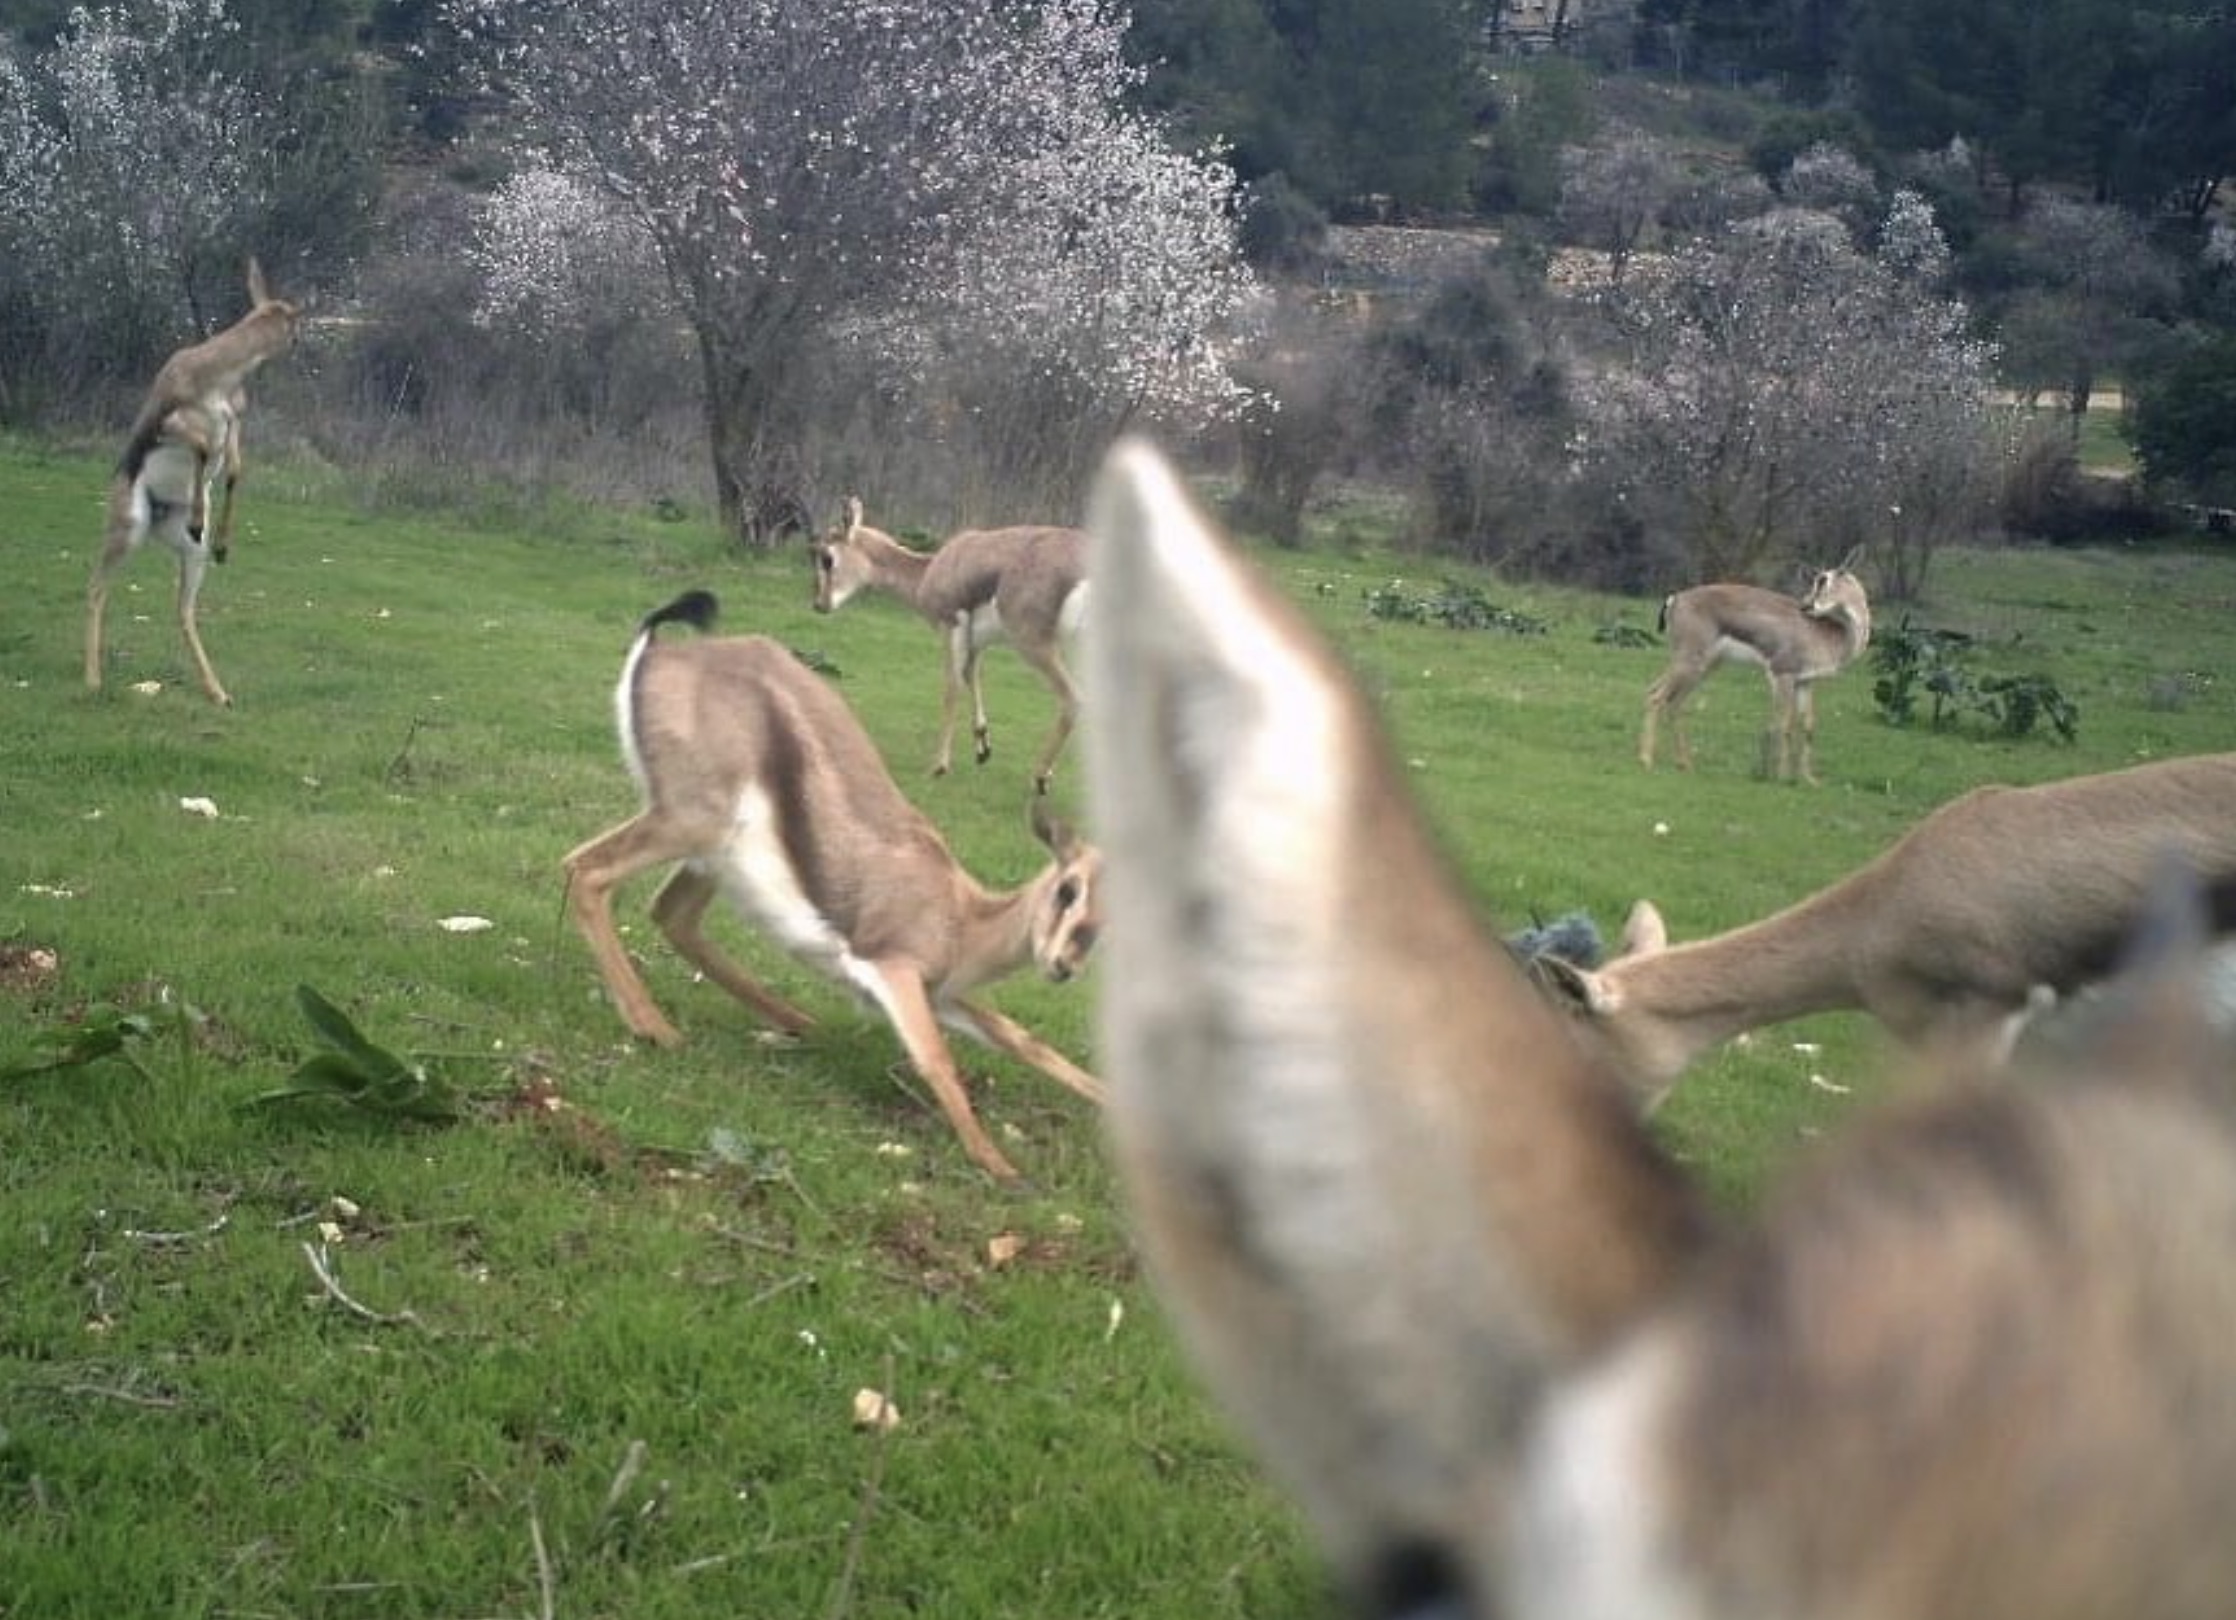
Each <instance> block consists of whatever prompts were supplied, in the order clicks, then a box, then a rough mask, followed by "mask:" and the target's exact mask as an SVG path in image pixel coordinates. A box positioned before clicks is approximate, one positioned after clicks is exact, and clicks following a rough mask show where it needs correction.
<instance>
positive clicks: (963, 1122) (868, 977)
mask: <svg viewBox="0 0 2236 1620" xmlns="http://www.w3.org/2000/svg"><path fill="white" fill-rule="evenodd" d="M862 966H863V969H864V979H863V987H864V988H865V989H867V990H868V991H869V992H870V993H871V994H872V995H874V996H875V997H876V998H877V1003H878V1006H879V1007H881V1008H882V1009H883V1010H884V1013H885V1016H886V1018H887V1019H889V1020H890V1021H891V1022H892V1025H893V1031H894V1033H895V1034H897V1035H899V1036H900V1038H901V1045H902V1046H903V1047H905V1048H906V1049H907V1051H908V1060H909V1062H910V1064H911V1065H913V1066H914V1068H915V1070H916V1072H917V1073H918V1074H920V1075H922V1076H923V1078H924V1083H925V1084H926V1085H928V1086H930V1087H931V1088H932V1095H933V1096H934V1097H935V1098H937V1099H938V1101H939V1106H940V1112H942V1113H944V1114H945V1115H946V1116H947V1123H948V1124H949V1125H951V1126H953V1127H954V1130H955V1134H956V1136H957V1137H959V1138H960V1139H961V1141H962V1144H963V1151H964V1152H965V1153H968V1154H969V1155H970V1156H971V1159H972V1161H973V1162H974V1163H976V1164H977V1165H978V1167H979V1168H980V1169H982V1170H984V1171H985V1172H986V1173H987V1174H988V1175H990V1176H992V1177H994V1179H995V1180H997V1181H1015V1180H1017V1179H1018V1177H1017V1167H1016V1166H1015V1165H1013V1164H1011V1163H1010V1162H1009V1160H1007V1159H1006V1158H1004V1157H1003V1156H1002V1151H1001V1149H1000V1148H997V1147H996V1146H994V1139H993V1138H992V1137H990V1136H988V1135H987V1134H986V1128H985V1127H984V1126H983V1125H981V1124H979V1122H978V1115H977V1114H976V1113H975V1112H973V1111H972V1109H971V1105H970V1093H969V1092H968V1091H966V1090H964V1089H963V1076H962V1072H961V1071H960V1070H958V1069H957V1068H956V1067H955V1055H954V1054H953V1053H952V1052H950V1051H949V1050H948V1048H947V1037H946V1036H944V1035H942V1034H941V1033H940V1029H939V1018H938V1016H937V1015H936V1014H935V1013H934V1012H933V1011H932V1002H931V997H930V996H929V995H928V994H927V993H926V992H925V989H924V979H923V976H922V975H921V974H919V973H918V972H917V971H916V969H915V968H913V967H911V966H909V965H908V964H907V963H906V962H898V961H881V962H868V963H864V964H862Z"/></svg>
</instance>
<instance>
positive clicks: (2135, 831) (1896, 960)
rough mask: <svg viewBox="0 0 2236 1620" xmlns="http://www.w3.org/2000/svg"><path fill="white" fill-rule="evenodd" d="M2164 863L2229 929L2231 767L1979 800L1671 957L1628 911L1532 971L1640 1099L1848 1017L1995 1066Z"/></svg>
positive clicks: (2105, 947) (1939, 814)
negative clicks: (1608, 952)
mask: <svg viewBox="0 0 2236 1620" xmlns="http://www.w3.org/2000/svg"><path fill="white" fill-rule="evenodd" d="M2170 853H2171V854H2178V855H2179V856H2180V857H2181V858H2182V860H2183V861H2184V862H2186V863H2187V864H2188V866H2189V868H2190V870H2191V871H2193V872H2195V873H2196V874H2197V875H2198V877H2199V880H2200V881H2201V882H2202V883H2203V884H2204V886H2205V889H2206V893H2207V897H2208V899H2209V901H2210V903H2211V906H2212V910H2213V922H2214V925H2215V926H2216V928H2220V929H2226V928H2230V927H2236V754H2207V755H2203V756H2200V757H2198V758H2194V759H2170V760H2161V761H2158V762H2156V763H2154V764H2149V765H2136V766H2132V767H2130V768H2129V769H2127V770H2123V771H2109V772H2105V773H2103V774H2101V775H2096V776H2078V777H2072V778H2069V779H2067V780H2065V781H2061V782H2047V783H2043V784H2041V785H2039V786H2035V787H2020V788H2013V787H1984V788H1976V789H1974V790H1973V791H1972V792H1970V793H1967V794H1965V795H1964V796H1963V797H1961V798H1958V799H1953V800H1951V801H1950V802H1949V803H1947V804H1945V805H1942V806H1941V807H1940V808H1939V809H1938V810H1935V811H1934V812H1933V813H1932V814H1931V815H1929V816H1927V817H1926V818H1925V819H1924V820H1923V821H1920V822H1919V823H1918V824H1917V825H1916V826H1915V827H1913V828H1911V829H1910V831H1909V832H1907V833H1905V834H1904V835H1903V836H1902V838H1901V839H1900V840H1898V841H1897V842H1896V843H1895V844H1894V845H1893V846H1892V847H1890V848H1889V849H1887V850H1886V851H1885V852H1884V853H1883V854H1881V855H1880V856H1879V857H1878V858H1877V859H1876V860H1873V861H1872V862H1871V863H1870V864H1869V865H1867V866H1864V867H1862V868H1860V869H1858V870H1857V871H1855V872H1853V873H1850V874H1849V875H1848V876H1847V877H1845V878H1842V879H1841V880H1840V881H1839V882H1837V883H1834V884H1832V885H1831V886H1830V887H1828V888H1825V889H1822V890H1820V891H1818V892H1817V893H1816V894H1813V895H1810V896H1809V897H1808V898H1807V899H1804V900H1801V901H1799V902H1797V903H1796V904H1794V905H1791V906H1788V907H1787V908H1786V909H1785V910H1783V911H1780V912H1778V913H1776V914H1775V915H1773V916H1770V917H1766V918H1764V919H1763V920H1761V921H1760V922H1753V923H1749V924H1747V925H1745V926H1744V927H1740V928H1734V929H1732V930H1730V931H1729V932H1727V933H1722V934H1718V935H1716V936H1714V937H1713V938H1711V939H1703V940H1695V941H1692V942H1690V943H1688V944H1683V945H1675V946H1672V945H1670V944H1669V943H1668V939H1669V934H1668V929H1667V927H1666V926H1665V925H1664V923H1663V921H1662V917H1661V913H1660V912H1659V911H1658V910H1656V909H1655V908H1654V906H1653V905H1651V904H1650V903H1649V902H1646V901H1643V900H1642V901H1640V902H1639V903H1638V904H1637V905H1636V906H1634V907H1633V908H1632V910H1631V915H1630V919H1629V921H1628V922H1627V923H1626V924H1625V926H1624V929H1623V947H1624V948H1623V952H1622V954H1620V955H1618V956H1617V957H1616V958H1615V959H1614V960H1613V961H1611V962H1608V963H1607V964H1606V965H1605V966H1603V967H1601V968H1599V969H1597V970H1596V971H1593V970H1586V969H1582V968H1577V967H1572V966H1570V965H1568V964H1566V963H1563V962H1561V961H1559V960H1558V959H1557V958H1552V957H1547V958H1542V959H1541V960H1540V962H1539V963H1538V966H1539V967H1540V968H1541V969H1542V971H1543V973H1544V975H1545V977H1546V978H1547V979H1548V980H1549V981H1550V982H1551V983H1552V984H1553V985H1554V986H1555V987H1556V988H1558V989H1559V990H1560V991H1561V992H1562V993H1563V994H1564V996H1565V998H1566V999H1567V1000H1569V1001H1571V1002H1572V1003H1573V1004H1574V1005H1575V1007H1576V1008H1577V1009H1578V1010H1579V1011H1580V1012H1581V1013H1582V1014H1583V1015H1584V1017H1585V1019H1586V1021H1587V1022H1588V1023H1589V1024H1590V1026H1591V1028H1592V1029H1593V1030H1594V1031H1595V1032H1596V1033H1597V1034H1598V1035H1599V1036H1600V1037H1601V1039H1602V1040H1603V1041H1604V1043H1605V1045H1606V1047H1607V1050H1608V1054H1609V1056H1610V1058H1611V1059H1612V1061H1613V1063H1614V1065H1615V1067H1616V1068H1617V1069H1618V1070H1619V1071H1620V1072H1621V1073H1622V1075H1623V1077H1624V1079H1625V1080H1626V1081H1627V1082H1628V1083H1629V1084H1630V1086H1631V1088H1632V1090H1633V1091H1634V1093H1636V1094H1637V1096H1638V1097H1639V1098H1640V1100H1641V1101H1642V1102H1644V1103H1646V1104H1648V1105H1649V1106H1650V1105H1651V1104H1653V1103H1655V1102H1658V1101H1659V1100H1660V1098H1661V1096H1662V1095H1663V1093H1665V1092H1666V1091H1667V1090H1668V1089H1669V1088H1670V1086H1672V1085H1673V1084H1675V1083H1676V1080H1677V1078H1678V1076H1679V1075H1681V1074H1682V1073H1683V1072H1684V1071H1685V1068H1686V1067H1687V1066H1688V1065H1689V1064H1690V1063H1691V1062H1692V1060H1693V1059H1694V1058H1695V1057H1697V1056H1699V1055H1700V1054H1701V1053H1702V1052H1705V1051H1707V1050H1708V1049H1709V1048H1710V1047H1713V1046H1716V1045H1719V1044H1720V1043H1722V1042H1724V1041H1726V1040H1729V1039H1730V1038H1731V1037H1732V1036H1734V1035H1737V1034H1739V1033H1740V1032H1741V1031H1743V1030H1749V1029H1755V1028H1759V1027H1760V1026H1762V1025H1764V1024H1775V1023H1782V1022H1783V1021H1785V1020H1786V1019H1789V1018H1798V1017H1801V1016H1802V1015H1803V1014H1806V1013H1816V1012H1830V1011H1834V1010H1836V1009H1846V1008H1861V1009H1862V1010H1864V1011H1865V1012H1868V1013H1870V1014H1871V1015H1872V1016H1873V1017H1874V1018H1876V1019H1878V1021H1879V1022H1880V1023H1881V1024H1883V1025H1885V1026H1886V1028H1887V1029H1888V1031H1889V1032H1891V1033H1892V1034H1893V1035H1894V1036H1895V1037H1896V1038H1897V1039H1899V1040H1902V1041H1904V1042H1907V1043H1909V1044H1910V1045H1912V1046H1916V1047H1928V1046H1932V1047H1940V1048H1945V1049H1954V1048H1962V1049H1963V1050H1965V1051H1966V1052H1967V1053H1969V1054H1970V1055H1971V1056H1972V1058H1973V1059H1974V1060H1975V1061H1977V1062H1980V1063H1993V1062H1995V1061H1998V1060H2000V1058H2001V1057H2002V1056H2003V1055H2004V1053H2005V1052H2006V1051H2007V1050H2008V1048H2009V1045H2010V1042H2011V1039H2012V1038H2013V1037H2014V1036H2015V1035H2016V1034H2017V1033H2018V1029H2019V1026H2020V1024H2021V1023H2022V1022H2023V1021H2024V1019H2025V1017H2026V1015H2027V1013H2028V1010H2029V1008H2030V1006H2031V1005H2032V1003H2033V1002H2034V1001H2035V1000H2037V999H2038V998H2039V992H2041V991H2045V990H2046V991H2050V992H2054V993H2056V994H2057V995H2060V996H2062V995H2067V994H2070V993H2071V992H2073V991H2075V990H2078V989H2080V988H2082V987H2083V986H2085V985H2088V984H2090V983H2092V982H2094V981H2095V980H2098V979H2101V978H2103V977H2104V976H2105V975H2106V974H2107V973H2108V972H2109V971H2110V969H2111V967H2112V963H2113V958H2114V954H2115V952H2116V950H2117V948H2118V946H2119V944H2120V942H2121V941H2122V940H2124V939H2126V938H2128V937H2129V936H2130V935H2131V934H2132V933H2133V931H2134V929H2135V925H2136V921H2137V919H2138V918H2139V917H2140V916H2141V915H2142V913H2143V907H2144V902H2145V900H2146V898H2147V897H2148V894H2149V890H2150V886H2151V881H2152V877H2153V875H2154V873H2155V872H2156V871H2157V869H2158V866H2159V863H2160V862H2161V861H2163V860H2164V859H2165V858H2166V857H2167V856H2168V855H2169V854H2170Z"/></svg>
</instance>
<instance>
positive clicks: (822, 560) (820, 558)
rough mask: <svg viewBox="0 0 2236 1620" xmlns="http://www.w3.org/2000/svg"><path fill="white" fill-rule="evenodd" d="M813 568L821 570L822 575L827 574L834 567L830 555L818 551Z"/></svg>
mask: <svg viewBox="0 0 2236 1620" xmlns="http://www.w3.org/2000/svg"><path fill="white" fill-rule="evenodd" d="M815 566H816V567H818V568H820V569H822V570H823V572H824V573H826V574H827V573H829V572H830V571H831V569H832V567H833V566H834V563H833V559H832V557H831V554H830V553H829V552H827V551H818V552H817V553H816V554H815Z"/></svg>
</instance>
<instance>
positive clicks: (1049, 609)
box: [815, 496, 1087, 793]
mask: <svg viewBox="0 0 2236 1620" xmlns="http://www.w3.org/2000/svg"><path fill="white" fill-rule="evenodd" d="M1086 569H1087V537H1086V536H1085V535H1084V534H1082V533H1081V532H1080V531H1079V530H1077V529H1060V528H1049V527H1044V526H1038V525H1027V526H1023V527H1018V528H1008V529H965V530H963V531H962V532H961V533H959V534H955V535H951V536H950V537H949V538H948V539H947V540H946V541H945V542H944V543H943V544H942V545H941V546H940V547H939V549H938V550H936V551H933V552H931V553H929V554H926V553H924V552H921V551H912V550H910V549H909V548H908V547H907V546H904V545H902V544H901V543H900V542H899V541H898V540H896V539H894V538H893V537H892V536H891V535H889V534H887V533H885V532H884V531H883V530H882V529H873V528H871V527H869V526H868V525H867V524H865V523H863V521H862V503H861V501H860V500H859V499H858V498H856V497H854V496H849V497H847V501H846V512H845V516H844V518H843V519H842V520H841V521H840V522H839V523H838V524H837V526H836V527H834V528H833V529H831V531H830V532H829V533H827V534H824V535H822V536H821V537H819V538H818V539H817V540H816V541H815V611H816V612H818V613H832V612H836V611H837V610H838V609H839V608H840V607H842V606H844V605H845V603H846V601H847V599H848V598H850V597H851V596H853V595H854V593H855V592H857V591H859V590H861V589H863V588H864V587H870V588H874V589H880V590H887V591H891V592H892V593H893V594H894V595H896V596H898V597H900V598H901V600H903V601H904V602H906V603H908V604H909V605H910V606H911V607H913V608H915V609H916V611H917V612H918V613H920V614H922V615H923V616H924V617H925V618H926V619H928V620H930V621H931V623H932V625H933V626H934V627H935V628H936V629H937V630H938V631H939V632H940V634H941V635H942V636H943V637H944V638H945V640H946V643H947V666H946V668H947V676H946V682H945V684H944V686H943V688H942V691H941V697H940V721H939V749H938V752H937V753H935V754H934V755H933V758H932V774H933V775H934V776H945V775H946V774H947V772H948V769H949V767H950V766H951V765H952V763H953V759H954V747H955V709H956V705H957V704H958V702H959V701H960V700H961V697H962V694H963V691H964V689H965V688H968V689H969V691H970V700H971V736H972V737H973V739H974V740H975V741H976V744H977V755H978V763H979V764H981V765H983V764H985V763H986V761H987V760H988V759H990V758H992V757H993V752H994V744H993V732H992V730H991V729H990V727H989V726H988V724H987V720H986V694H985V692H984V690H983V689H982V688H981V686H980V682H979V668H978V659H979V654H981V653H982V652H984V651H985V650H986V649H987V648H988V647H990V646H993V645H994V644H995V643H997V642H1003V641H1006V642H1008V643H1009V644H1010V645H1011V646H1012V647H1015V648H1016V649H1017V655H1018V656H1019V657H1020V658H1022V659H1024V660H1025V662H1026V663H1027V664H1029V665H1031V666H1032V668H1033V670H1034V672H1035V673H1037V674H1038V675H1039V676H1040V678H1041V679H1042V680H1044V681H1046V682H1047V683H1048V689H1049V690H1050V691H1051V692H1053V693H1055V694H1056V723H1055V726H1054V728H1053V729H1052V730H1050V732H1049V734H1048V740H1047V742H1046V743H1044V744H1043V745H1042V746H1041V750H1040V757H1039V758H1038V759H1037V760H1036V761H1035V762H1034V764H1033V788H1034V790H1035V791H1036V792H1040V793H1046V792H1047V791H1048V782H1049V778H1050V777H1051V776H1053V775H1054V774H1055V770H1056V759H1057V756H1058V755H1060V754H1061V753H1062V752H1063V749H1064V740H1065V739H1066V738H1067V737H1069V736H1070V735H1071V729H1072V726H1073V724H1074V723H1075V722H1076V721H1077V719H1078V716H1079V694H1078V692H1077V690H1076V689H1075V688H1074V686H1073V684H1072V678H1071V671H1070V670H1069V669H1068V668H1066V667H1065V664H1064V649H1063V640H1064V637H1065V636H1066V635H1067V634H1069V633H1070V632H1071V631H1072V630H1073V629H1074V628H1075V627H1076V626H1077V624H1078V622H1079V614H1080V612H1081V609H1082V608H1083V606H1084V604H1085V602H1086V595H1087V593H1086V589H1085V586H1086Z"/></svg>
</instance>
